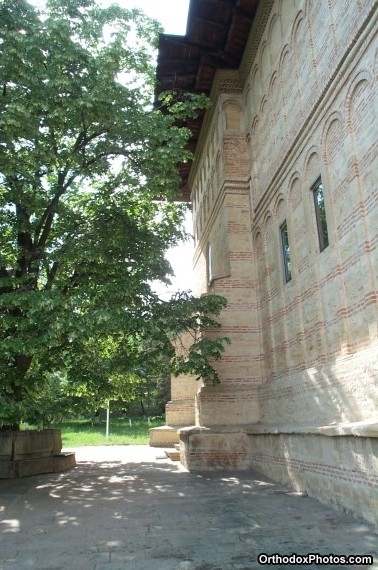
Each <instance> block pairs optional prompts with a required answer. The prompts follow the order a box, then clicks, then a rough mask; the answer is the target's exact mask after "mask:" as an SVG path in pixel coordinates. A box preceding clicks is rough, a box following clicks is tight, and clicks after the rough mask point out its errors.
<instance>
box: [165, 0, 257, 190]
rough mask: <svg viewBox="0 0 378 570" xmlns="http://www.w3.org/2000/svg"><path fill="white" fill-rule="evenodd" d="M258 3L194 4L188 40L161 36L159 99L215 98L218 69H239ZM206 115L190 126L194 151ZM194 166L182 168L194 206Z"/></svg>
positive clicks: (217, 0)
mask: <svg viewBox="0 0 378 570" xmlns="http://www.w3.org/2000/svg"><path fill="white" fill-rule="evenodd" d="M258 2H259V0H191V1H190V6H189V15H188V24H187V31H186V35H185V36H174V35H167V34H161V35H160V39H159V52H158V62H157V72H156V77H157V93H161V92H162V91H171V90H179V92H183V91H189V92H191V93H206V94H207V95H209V94H210V90H211V86H212V83H213V79H214V75H215V72H216V71H217V70H218V69H237V68H238V67H239V65H240V61H241V58H242V55H243V52H244V49H245V45H246V43H247V40H248V36H249V33H250V30H251V26H252V22H253V18H254V16H255V14H256V10H257V5H258ZM203 117H204V112H202V113H200V115H199V117H198V118H197V119H194V120H190V121H188V122H187V123H186V126H187V127H188V128H189V129H190V130H191V132H192V138H191V140H190V142H189V145H188V146H189V148H190V150H191V151H193V152H194V151H195V149H196V146H197V142H198V137H199V133H200V130H201V125H202V121H203ZM190 168H191V165H190V164H182V165H181V167H180V176H181V180H182V182H181V187H180V190H181V193H182V197H183V199H185V200H189V197H190V189H189V187H188V177H189V173H190Z"/></svg>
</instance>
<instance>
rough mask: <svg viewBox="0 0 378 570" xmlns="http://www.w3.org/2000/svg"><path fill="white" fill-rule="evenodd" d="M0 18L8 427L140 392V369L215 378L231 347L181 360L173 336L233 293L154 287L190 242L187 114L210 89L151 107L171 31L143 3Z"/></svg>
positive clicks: (0, 408) (1, 287) (15, 1)
mask: <svg viewBox="0 0 378 570" xmlns="http://www.w3.org/2000/svg"><path fill="white" fill-rule="evenodd" d="M0 21H1V29H0V62H1V63H0V319H1V329H0V378H1V389H0V426H1V425H3V426H11V427H15V426H17V424H18V423H19V422H20V420H21V419H29V418H31V419H34V418H37V419H38V417H41V416H43V415H44V412H45V415H46V413H47V412H46V411H47V410H52V412H51V413H53V408H54V402H59V405H62V406H63V404H64V397H69V399H70V402H71V401H72V398H86V399H87V400H88V401H90V402H91V405H92V404H93V405H98V404H99V403H102V402H104V401H105V400H107V399H111V398H119V397H122V398H124V399H125V401H128V400H130V399H131V398H133V397H135V393H136V390H137V386H138V384H140V379H141V375H140V374H138V372H137V371H138V370H140V369H142V368H143V370H144V372H143V375H144V376H145V375H147V374H148V375H154V376H156V375H157V376H159V375H162V374H166V373H167V372H168V371H169V370H170V369H172V367H173V369H174V371H176V372H178V371H179V369H180V367H181V368H188V367H189V362H192V364H193V369H194V370H195V371H196V373H198V374H199V375H205V377H207V376H208V377H211V376H212V374H213V373H212V371H211V365H210V364H209V362H210V361H209V360H208V356H210V358H217V357H218V355H219V354H220V351H221V343H220V341H216V344H215V345H211V343H210V344H209V343H205V342H204V341H201V342H202V344H199V345H198V346H197V347H196V348H195V349H193V350H192V351H191V354H189V355H188V356H187V358H181V359H177V358H176V357H175V355H174V350H173V345H172V339H173V338H174V336H175V335H176V334H178V333H180V332H182V331H183V330H186V329H187V328H189V329H190V330H192V331H197V332H196V334H197V335H198V331H200V330H205V329H206V328H209V327H210V328H214V326H215V324H214V322H213V320H212V319H211V318H210V317H209V316H208V315H209V313H213V314H215V315H216V314H218V313H219V310H220V308H221V306H223V301H220V300H216V299H214V300H211V299H209V298H207V299H198V300H197V299H194V298H192V297H191V296H190V295H187V296H186V297H185V298H184V297H181V298H175V299H173V300H172V302H168V303H164V302H162V301H161V300H160V299H158V298H157V297H156V296H155V295H154V294H153V293H152V291H151V289H150V285H149V283H150V282H151V281H153V280H161V281H163V282H169V276H170V274H171V268H170V266H169V264H168V262H167V261H166V260H165V258H164V253H165V251H166V250H167V248H168V247H170V246H172V245H174V244H176V243H177V242H178V241H179V240H180V239H181V238H182V237H183V230H182V220H183V216H184V213H185V207H184V206H183V205H182V204H178V203H176V202H173V201H172V200H173V198H174V197H175V196H176V194H177V189H178V180H179V177H178V164H179V163H181V162H183V161H187V160H189V159H190V154H189V153H188V151H187V150H186V148H185V147H186V143H187V141H188V137H189V134H190V133H189V131H188V130H187V129H186V128H182V127H180V126H178V123H177V122H176V120H177V119H183V118H184V116H185V113H187V116H193V113H195V112H196V109H198V108H200V107H201V106H204V105H206V104H207V103H206V102H205V100H204V98H203V96H187V97H183V96H182V95H181V94H180V95H178V94H169V95H167V94H166V95H164V97H163V101H162V104H164V112H163V111H162V110H160V109H158V108H155V107H153V106H152V103H151V102H152V100H153V94H154V66H153V63H152V59H151V53H152V48H153V46H155V45H156V41H157V32H158V29H159V28H158V25H157V23H156V22H153V21H150V20H148V19H147V18H146V17H145V16H144V15H142V14H141V13H140V12H138V11H137V10H132V11H128V10H124V9H121V8H119V7H117V6H111V7H109V8H106V9H101V8H99V6H98V5H97V4H96V2H95V1H94V0H80V1H77V0H75V1H74V0H70V1H65V2H62V1H60V0H50V1H49V2H48V3H47V10H46V12H45V13H44V14H40V13H39V12H38V11H37V10H36V9H34V8H33V7H32V6H31V5H29V4H28V3H27V2H25V1H23V0H0ZM156 198H159V200H156ZM197 340H198V339H197ZM161 351H163V352H161ZM208 365H209V366H210V368H209V367H208ZM206 375H207V376H206ZM212 379H213V380H216V377H214V375H213V377H212ZM49 413H50V412H49Z"/></svg>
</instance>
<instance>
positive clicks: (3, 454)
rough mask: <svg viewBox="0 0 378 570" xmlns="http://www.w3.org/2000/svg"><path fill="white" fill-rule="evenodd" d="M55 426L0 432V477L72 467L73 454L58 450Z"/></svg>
mask: <svg viewBox="0 0 378 570" xmlns="http://www.w3.org/2000/svg"><path fill="white" fill-rule="evenodd" d="M61 449H62V439H61V433H60V430H59V429H49V430H42V431H34V430H25V431H14V432H0V479H12V478H15V477H29V476H31V475H39V474H41V473H54V472H59V471H65V470H66V469H70V468H72V467H75V465H76V461H75V454H74V453H73V452H72V453H62V452H61Z"/></svg>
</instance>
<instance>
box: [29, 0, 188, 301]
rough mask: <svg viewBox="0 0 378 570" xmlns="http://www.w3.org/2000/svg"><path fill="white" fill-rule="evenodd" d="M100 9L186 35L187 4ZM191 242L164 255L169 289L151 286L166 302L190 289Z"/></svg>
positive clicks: (156, 1) (132, 0)
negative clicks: (142, 16)
mask: <svg viewBox="0 0 378 570" xmlns="http://www.w3.org/2000/svg"><path fill="white" fill-rule="evenodd" d="M98 1H99V3H100V4H102V5H108V4H115V3H117V4H119V5H120V6H122V7H124V8H140V9H141V10H143V11H144V12H145V13H146V14H147V15H148V16H150V17H151V18H154V19H156V20H159V22H161V24H162V26H163V28H164V32H165V33H167V34H177V35H185V32H186V22H187V17H188V9H189V2H190V0H98ZM29 2H30V3H31V4H34V5H35V6H42V5H43V0H29ZM186 231H187V232H189V233H192V220H191V216H188V218H187V221H186ZM193 251H194V246H193V241H192V240H190V241H189V242H186V243H184V244H182V245H179V246H177V247H176V248H172V249H171V250H169V251H168V252H167V255H166V257H167V259H168V261H169V262H170V264H171V266H172V268H173V271H174V273H175V277H172V278H171V281H172V285H170V286H168V287H165V286H163V285H162V284H158V283H154V284H153V287H154V289H155V290H156V292H157V293H158V294H159V295H160V296H161V297H162V298H163V299H166V298H169V297H170V295H171V294H172V293H174V292H176V291H179V290H180V291H186V290H189V289H190V290H192V289H193V275H192V258H193Z"/></svg>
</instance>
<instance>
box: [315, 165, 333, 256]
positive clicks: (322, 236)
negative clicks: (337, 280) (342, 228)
mask: <svg viewBox="0 0 378 570" xmlns="http://www.w3.org/2000/svg"><path fill="white" fill-rule="evenodd" d="M319 188H321V193H322V201H323V209H324V222H323V221H322V213H321V210H320V205H319V201H318V192H319ZM311 192H312V198H313V202H314V209H315V220H316V230H317V233H318V243H319V251H324V250H325V249H326V248H327V247H328V246H329V234H328V223H327V212H326V209H325V203H324V186H323V180H322V177H321V176H319V177H318V178H317V179H316V180H315V182H314V184H313V185H312V186H311Z"/></svg>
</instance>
